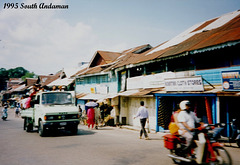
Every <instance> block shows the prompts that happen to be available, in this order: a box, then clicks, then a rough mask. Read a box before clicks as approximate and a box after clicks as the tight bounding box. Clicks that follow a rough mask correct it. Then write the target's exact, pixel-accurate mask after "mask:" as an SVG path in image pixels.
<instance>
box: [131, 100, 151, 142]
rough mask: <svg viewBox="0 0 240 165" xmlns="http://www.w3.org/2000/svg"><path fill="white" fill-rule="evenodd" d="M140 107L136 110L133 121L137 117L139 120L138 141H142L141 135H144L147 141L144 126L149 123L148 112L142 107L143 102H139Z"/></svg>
mask: <svg viewBox="0 0 240 165" xmlns="http://www.w3.org/2000/svg"><path fill="white" fill-rule="evenodd" d="M140 105H141V106H140V107H139V108H138V112H137V114H136V116H135V117H134V119H135V118H136V117H139V118H140V124H141V131H140V137H139V138H140V139H142V134H143V133H144V136H145V140H148V139H149V138H148V134H147V132H146V130H145V125H146V122H148V123H149V120H148V110H147V108H146V107H145V106H144V101H141V102H140Z"/></svg>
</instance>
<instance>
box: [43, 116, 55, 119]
mask: <svg viewBox="0 0 240 165" xmlns="http://www.w3.org/2000/svg"><path fill="white" fill-rule="evenodd" d="M53 119H54V116H44V120H53Z"/></svg>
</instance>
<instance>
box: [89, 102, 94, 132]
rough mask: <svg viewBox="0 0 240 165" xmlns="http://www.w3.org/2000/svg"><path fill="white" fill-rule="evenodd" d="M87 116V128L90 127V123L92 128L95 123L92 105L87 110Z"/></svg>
mask: <svg viewBox="0 0 240 165" xmlns="http://www.w3.org/2000/svg"><path fill="white" fill-rule="evenodd" d="M87 118H88V119H87V123H88V129H90V126H91V125H92V129H93V128H94V124H95V112H94V108H93V107H89V109H88V110H87Z"/></svg>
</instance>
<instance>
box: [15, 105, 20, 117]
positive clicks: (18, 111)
mask: <svg viewBox="0 0 240 165" xmlns="http://www.w3.org/2000/svg"><path fill="white" fill-rule="evenodd" d="M19 113H20V103H18V104H17V107H16V109H15V117H19Z"/></svg>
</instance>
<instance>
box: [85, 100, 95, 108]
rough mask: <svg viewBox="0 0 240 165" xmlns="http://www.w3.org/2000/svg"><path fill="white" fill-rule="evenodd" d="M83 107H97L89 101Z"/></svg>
mask: <svg viewBox="0 0 240 165" xmlns="http://www.w3.org/2000/svg"><path fill="white" fill-rule="evenodd" d="M85 105H86V106H87V107H96V106H98V103H95V102H93V101H90V102H88V103H86V104H85Z"/></svg>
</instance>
